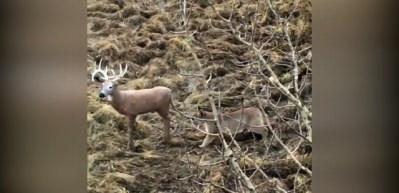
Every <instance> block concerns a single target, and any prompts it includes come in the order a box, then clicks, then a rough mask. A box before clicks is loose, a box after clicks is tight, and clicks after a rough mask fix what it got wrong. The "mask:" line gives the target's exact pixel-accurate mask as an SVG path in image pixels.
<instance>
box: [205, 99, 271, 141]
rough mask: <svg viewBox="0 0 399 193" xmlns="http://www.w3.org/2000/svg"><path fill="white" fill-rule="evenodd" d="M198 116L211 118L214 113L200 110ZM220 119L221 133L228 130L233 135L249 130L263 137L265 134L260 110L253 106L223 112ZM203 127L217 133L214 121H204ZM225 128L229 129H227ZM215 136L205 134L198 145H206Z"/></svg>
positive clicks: (225, 132)
mask: <svg viewBox="0 0 399 193" xmlns="http://www.w3.org/2000/svg"><path fill="white" fill-rule="evenodd" d="M241 114H242V118H241ZM200 117H201V118H206V119H213V118H214V115H213V113H212V112H205V111H200ZM240 118H241V124H240ZM220 121H221V125H222V128H223V133H224V134H227V135H229V131H230V132H231V134H232V135H234V134H235V133H242V132H244V131H250V132H254V133H257V134H260V135H262V138H263V139H264V138H265V137H266V134H267V132H266V129H265V128H264V127H263V126H264V125H265V124H264V121H263V117H262V112H261V111H260V110H259V109H258V108H255V107H248V108H244V109H243V111H242V110H238V111H234V112H229V113H223V115H222V116H220ZM204 127H205V130H206V131H207V132H208V133H217V127H216V123H215V122H205V123H204ZM226 129H229V131H227V130H226ZM215 138H216V136H212V135H206V137H205V139H204V140H203V142H202V144H201V145H200V147H201V148H203V147H206V146H207V145H209V143H211V142H212V141H213V140H214V139H215Z"/></svg>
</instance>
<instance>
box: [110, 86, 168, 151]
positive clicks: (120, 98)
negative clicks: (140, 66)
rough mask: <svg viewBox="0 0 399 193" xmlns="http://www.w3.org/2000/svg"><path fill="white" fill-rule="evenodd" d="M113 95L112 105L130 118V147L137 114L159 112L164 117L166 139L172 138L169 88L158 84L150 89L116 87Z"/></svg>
mask: <svg viewBox="0 0 399 193" xmlns="http://www.w3.org/2000/svg"><path fill="white" fill-rule="evenodd" d="M111 96H112V101H111V105H112V107H114V109H115V110H117V111H118V112H119V113H121V114H123V115H125V116H126V117H127V118H128V119H129V141H128V147H129V148H132V145H133V144H132V131H133V127H134V123H135V120H136V116H137V115H140V114H145V113H150V112H157V113H158V114H159V115H160V116H161V117H162V119H163V124H164V141H165V142H167V141H169V140H170V135H169V132H170V131H169V129H170V117H169V105H170V104H171V102H172V92H171V90H170V89H169V88H166V87H162V86H157V87H154V88H150V89H141V90H123V91H121V90H119V89H118V88H117V87H116V88H114V90H113V92H112V93H111Z"/></svg>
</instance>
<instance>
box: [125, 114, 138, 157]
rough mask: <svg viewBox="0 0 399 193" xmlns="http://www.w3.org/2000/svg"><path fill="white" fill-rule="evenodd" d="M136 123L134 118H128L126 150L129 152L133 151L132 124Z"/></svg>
mask: <svg viewBox="0 0 399 193" xmlns="http://www.w3.org/2000/svg"><path fill="white" fill-rule="evenodd" d="M135 123H136V116H130V117H128V142H127V148H128V149H129V150H131V151H134V143H133V130H134V124H135Z"/></svg>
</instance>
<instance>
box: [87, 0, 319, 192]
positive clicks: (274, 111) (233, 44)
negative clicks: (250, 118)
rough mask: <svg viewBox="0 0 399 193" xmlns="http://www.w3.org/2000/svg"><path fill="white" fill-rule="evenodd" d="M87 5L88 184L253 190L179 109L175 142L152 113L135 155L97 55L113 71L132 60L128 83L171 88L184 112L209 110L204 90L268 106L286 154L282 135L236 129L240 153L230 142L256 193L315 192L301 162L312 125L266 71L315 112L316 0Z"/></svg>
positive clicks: (92, 188)
mask: <svg viewBox="0 0 399 193" xmlns="http://www.w3.org/2000/svg"><path fill="white" fill-rule="evenodd" d="M87 6H88V7H87V18H88V20H87V21H88V24H87V34H88V45H87V46H88V48H87V49H88V50H87V51H88V58H87V77H88V78H87V80H88V83H87V85H88V89H87V98H88V109H87V111H88V113H87V120H88V133H87V135H88V136H87V143H88V150H87V152H88V171H87V174H88V192H90V193H97V192H98V193H100V192H131V193H133V192H137V193H146V192H148V193H150V192H151V193H155V192H164V193H166V192H168V193H169V192H208V193H213V192H215V193H216V192H246V191H247V190H246V187H245V186H244V185H243V184H242V183H241V181H240V179H239V178H238V176H237V175H236V174H234V173H233V172H232V170H231V168H230V166H229V164H228V163H227V162H225V160H223V157H222V156H221V151H222V146H221V144H220V143H217V142H215V143H213V144H211V145H210V146H208V147H206V148H204V149H201V148H199V147H198V145H200V144H201V142H202V139H203V138H204V134H203V133H201V132H199V131H197V130H196V129H195V128H194V126H197V125H200V124H201V122H199V121H197V120H190V119H187V118H185V117H183V116H182V115H180V114H178V113H175V112H172V113H173V114H172V125H173V127H174V129H173V130H172V132H171V135H172V136H173V139H172V143H171V144H162V143H160V141H161V139H162V136H163V135H162V122H161V119H160V117H159V116H158V115H157V114H155V113H154V114H151V113H150V114H146V115H141V116H139V117H138V119H137V124H136V131H135V133H134V139H135V145H136V146H137V150H136V151H135V152H129V151H128V150H127V120H126V119H125V118H124V117H123V116H121V115H119V114H118V113H117V112H116V111H115V110H114V109H112V107H111V106H110V105H108V104H106V103H104V102H101V101H100V100H99V99H98V91H99V88H100V85H98V84H97V83H93V82H91V81H90V72H91V71H92V69H93V68H94V66H95V65H96V63H97V62H98V61H99V60H100V58H102V59H103V64H104V65H106V66H108V67H110V68H112V67H114V66H117V65H118V64H120V63H124V64H127V65H128V67H129V72H128V73H127V74H126V75H125V77H123V78H122V79H121V80H120V87H121V88H122V89H143V88H151V87H154V86H166V87H169V88H171V89H172V90H173V95H174V104H175V106H176V107H177V108H178V109H179V110H180V111H183V112H184V113H186V114H187V115H191V116H196V113H197V108H198V107H201V108H204V109H208V110H211V109H210V104H209V101H208V99H207V96H208V95H210V96H212V97H214V99H215V101H216V103H217V105H218V106H219V103H220V107H221V109H223V110H222V111H233V110H238V109H240V108H241V106H244V107H249V106H255V107H261V108H262V109H264V111H265V112H266V113H267V114H268V116H269V118H270V120H271V123H272V126H273V128H274V130H275V133H276V135H278V138H279V139H281V141H282V143H283V144H284V145H285V147H286V148H288V149H289V150H290V152H288V151H287V149H286V148H284V147H283V145H282V144H281V143H279V142H278V140H276V136H275V135H270V136H269V137H268V139H266V140H265V141H262V140H259V139H258V138H256V136H255V137H254V136H253V135H248V136H240V137H239V138H240V139H237V141H238V143H239V144H240V149H241V150H239V148H237V147H235V146H234V145H232V146H231V148H232V150H233V151H234V152H235V157H236V161H237V162H238V163H239V165H240V167H241V169H242V170H243V171H244V173H245V174H246V175H247V176H248V177H249V178H250V180H251V181H252V183H253V184H254V185H255V186H256V192H259V193H260V192H311V191H312V190H311V181H312V180H311V177H312V176H311V173H310V174H309V173H308V172H305V171H304V170H303V169H301V168H300V165H299V164H298V163H297V162H296V161H298V162H299V163H300V164H301V165H302V166H303V167H306V168H308V169H309V170H311V166H312V164H311V157H312V143H311V141H309V140H307V139H306V137H307V136H308V135H309V129H308V128H307V127H306V126H309V124H310V123H307V122H306V120H307V119H303V117H304V116H306V114H304V113H303V112H302V110H301V108H299V107H298V106H297V105H296V103H295V102H293V101H292V100H291V99H290V97H289V96H287V94H284V92H282V90H281V88H279V87H278V86H276V84H273V80H271V78H270V77H272V76H273V74H274V75H275V76H276V77H277V79H278V82H279V83H281V85H282V86H283V87H284V88H286V89H287V91H288V92H289V93H292V96H294V97H295V98H296V99H298V100H299V101H300V103H301V105H303V106H304V107H306V108H307V109H309V111H311V107H312V95H311V92H312V83H311V79H312V64H311V59H312V39H311V33H312V29H311V17H312V15H311V7H312V6H311V2H310V0H290V1H283V0H263V1H257V0H170V1H166V0H148V1H139V0H88V4H87ZM268 67H270V68H268ZM271 72H273V73H271ZM206 80H208V87H209V88H207V89H205V85H204V82H205V81H206ZM242 98H244V100H243V103H242ZM307 121H309V122H311V116H309V119H308V120H307ZM307 124H308V125H307ZM265 129H266V128H265ZM228 142H230V141H228ZM292 156H294V157H295V159H296V161H295V160H294V159H293V157H292Z"/></svg>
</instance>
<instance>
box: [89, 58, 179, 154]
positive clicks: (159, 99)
mask: <svg viewBox="0 0 399 193" xmlns="http://www.w3.org/2000/svg"><path fill="white" fill-rule="evenodd" d="M101 63H102V59H101V60H100V62H99V65H98V68H95V69H94V71H92V73H91V80H92V81H94V82H99V83H101V89H100V93H99V98H101V99H108V101H110V104H111V106H112V107H113V108H114V109H115V110H116V111H117V112H118V113H120V114H122V115H124V116H125V117H126V118H127V120H128V135H129V136H128V144H127V147H128V149H129V150H131V151H134V144H133V139H132V134H133V131H134V127H135V126H134V125H135V122H136V117H137V116H138V115H141V114H146V113H150V112H156V113H158V115H159V116H160V117H161V118H162V119H163V126H164V128H163V130H164V136H163V141H164V142H165V143H167V142H169V141H170V127H171V125H170V116H169V106H170V104H171V105H172V106H173V103H172V91H171V89H169V88H167V87H163V86H156V87H153V88H148V89H139V90H120V89H119V88H118V83H117V81H118V80H119V79H120V78H122V77H123V76H124V75H125V74H126V72H127V65H125V66H124V68H122V64H119V74H116V73H115V71H114V70H113V69H111V70H110V71H108V67H107V66H106V67H105V69H103V68H102V65H101ZM109 72H110V73H111V75H109ZM97 74H100V77H98V76H96V75H97ZM173 107H174V106H173Z"/></svg>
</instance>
